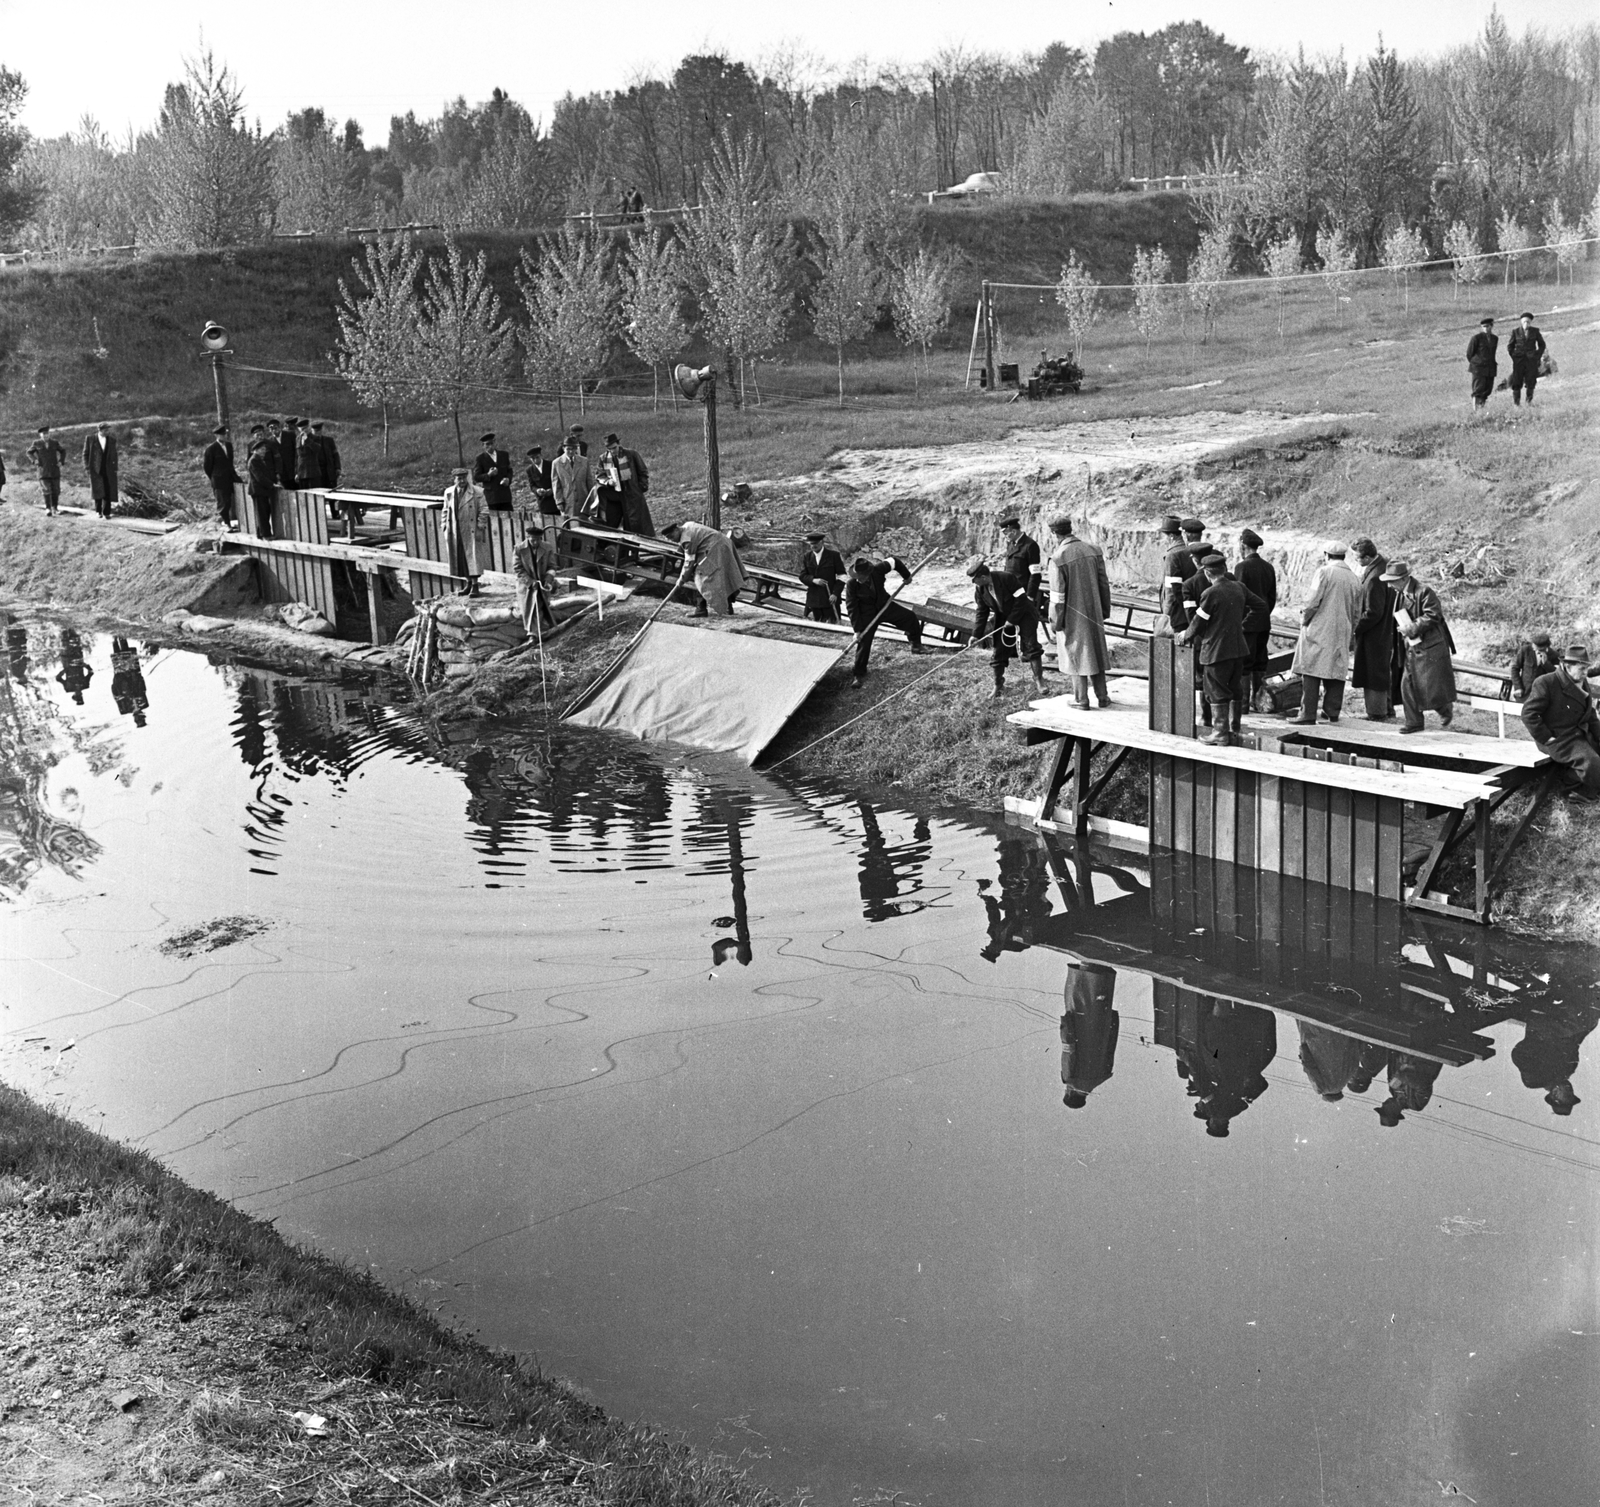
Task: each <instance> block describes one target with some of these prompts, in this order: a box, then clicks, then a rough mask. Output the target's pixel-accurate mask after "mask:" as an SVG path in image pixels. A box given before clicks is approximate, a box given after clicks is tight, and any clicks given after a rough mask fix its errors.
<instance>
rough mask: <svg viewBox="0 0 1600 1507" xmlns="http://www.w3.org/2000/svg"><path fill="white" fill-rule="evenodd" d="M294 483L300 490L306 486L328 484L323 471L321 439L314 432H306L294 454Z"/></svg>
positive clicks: (323, 485)
mask: <svg viewBox="0 0 1600 1507" xmlns="http://www.w3.org/2000/svg"><path fill="white" fill-rule="evenodd" d="M294 484H295V486H296V487H299V488H301V489H302V490H304V489H305V488H307V487H325V486H327V484H328V478H327V476H326V475H325V474H324V472H323V456H322V441H321V440H320V439H318V438H317V437H316V435H314V434H308V435H307V436H306V437H305V438H304V439H303V440H301V441H300V446H299V449H298V450H297V452H296V454H295V462H294Z"/></svg>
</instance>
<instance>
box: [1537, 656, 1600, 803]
mask: <svg viewBox="0 0 1600 1507" xmlns="http://www.w3.org/2000/svg"><path fill="white" fill-rule="evenodd" d="M1588 678H1589V651H1588V649H1587V648H1586V647H1585V646H1584V645H1582V644H1573V645H1572V647H1571V648H1569V649H1568V650H1567V651H1566V653H1565V654H1563V655H1562V656H1561V668H1560V669H1559V670H1552V671H1551V672H1550V673H1549V674H1548V675H1541V676H1540V677H1539V678H1538V679H1537V680H1536V681H1534V683H1533V689H1532V690H1531V691H1529V692H1528V697H1527V700H1525V701H1524V702H1523V703H1522V722H1523V726H1525V727H1526V728H1527V729H1528V731H1529V733H1531V734H1532V735H1533V741H1534V742H1535V743H1537V744H1538V745H1539V751H1540V752H1541V753H1545V754H1549V756H1550V757H1551V758H1552V759H1553V760H1554V761H1555V762H1556V763H1557V764H1559V765H1561V766H1562V768H1561V779H1562V783H1563V784H1565V785H1566V787H1567V790H1568V792H1569V799H1574V800H1581V801H1586V802H1587V801H1595V800H1600V717H1596V716H1595V710H1594V702H1593V701H1591V700H1590V699H1589V685H1588Z"/></svg>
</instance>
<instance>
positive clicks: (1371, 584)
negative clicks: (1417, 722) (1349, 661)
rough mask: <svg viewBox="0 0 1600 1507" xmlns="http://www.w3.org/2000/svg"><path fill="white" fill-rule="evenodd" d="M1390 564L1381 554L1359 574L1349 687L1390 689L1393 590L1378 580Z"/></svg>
mask: <svg viewBox="0 0 1600 1507" xmlns="http://www.w3.org/2000/svg"><path fill="white" fill-rule="evenodd" d="M1388 568H1389V562H1388V561H1387V560H1385V559H1384V558H1383V556H1382V555H1379V556H1377V557H1376V558H1375V559H1374V560H1373V562H1372V563H1371V564H1370V565H1368V566H1367V567H1366V569H1365V570H1363V571H1362V572H1361V580H1360V582H1359V583H1358V584H1359V586H1360V588H1361V596H1360V599H1359V601H1358V603H1357V608H1358V610H1357V613H1356V652H1355V668H1354V669H1353V670H1352V671H1351V674H1350V684H1351V685H1353V686H1355V687H1357V688H1358V689H1360V688H1362V687H1367V688H1370V689H1372V690H1374V691H1380V690H1381V691H1388V690H1392V689H1393V682H1392V681H1391V680H1390V678H1389V675H1390V667H1391V666H1392V664H1393V662H1394V631H1395V630H1394V588H1393V587H1392V586H1390V585H1389V583H1388V582H1387V581H1383V580H1380V579H1379V577H1380V576H1382V574H1383V573H1384V571H1386V570H1387V569H1388Z"/></svg>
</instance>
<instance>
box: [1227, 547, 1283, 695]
mask: <svg viewBox="0 0 1600 1507" xmlns="http://www.w3.org/2000/svg"><path fill="white" fill-rule="evenodd" d="M1261 542H1262V541H1261V535H1260V534H1258V533H1257V532H1256V531H1255V530H1254V529H1253V528H1247V529H1242V530H1240V533H1239V563H1238V564H1237V565H1235V566H1234V567H1233V578H1234V580H1236V581H1237V582H1238V583H1239V584H1240V585H1241V586H1243V587H1244V588H1245V590H1246V591H1253V592H1254V593H1255V594H1256V595H1257V596H1258V597H1260V598H1261V600H1262V601H1263V602H1265V603H1266V608H1265V610H1261V609H1258V608H1255V607H1252V608H1251V609H1250V610H1249V611H1248V612H1246V613H1245V615H1244V641H1245V646H1246V649H1247V650H1248V653H1249V658H1248V662H1247V663H1246V664H1245V667H1244V701H1245V705H1246V706H1247V707H1251V706H1254V705H1255V704H1256V694H1257V692H1259V691H1260V689H1261V687H1262V684H1263V683H1264V682H1265V680H1266V678H1267V659H1268V657H1269V646H1270V644H1271V642H1272V609H1273V608H1274V607H1276V606H1277V605H1278V572H1277V571H1275V570H1274V569H1273V568H1272V564H1271V562H1270V561H1267V560H1263V559H1262V558H1261Z"/></svg>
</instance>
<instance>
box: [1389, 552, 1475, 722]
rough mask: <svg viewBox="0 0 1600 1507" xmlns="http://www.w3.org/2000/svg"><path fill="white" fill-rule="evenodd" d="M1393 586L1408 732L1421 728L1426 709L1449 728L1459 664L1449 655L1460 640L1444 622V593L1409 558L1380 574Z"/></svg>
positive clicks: (1454, 702)
mask: <svg viewBox="0 0 1600 1507" xmlns="http://www.w3.org/2000/svg"><path fill="white" fill-rule="evenodd" d="M1380 579H1381V580H1382V581H1384V582H1385V583H1387V584H1388V585H1391V586H1393V587H1394V594H1395V607H1394V620H1395V625H1396V626H1397V627H1398V628H1399V630H1400V632H1399V635H1398V636H1397V638H1396V644H1397V646H1398V647H1400V648H1401V649H1402V650H1403V652H1404V655H1405V668H1404V670H1403V671H1402V672H1401V675H1400V704H1401V705H1402V706H1403V707H1405V711H1406V717H1405V722H1404V723H1403V724H1402V725H1401V728H1400V731H1401V732H1403V733H1420V732H1421V731H1422V727H1423V722H1424V717H1423V713H1424V712H1430V711H1433V712H1437V713H1438V714H1439V721H1440V722H1441V723H1443V724H1444V726H1446V727H1449V726H1450V723H1451V721H1452V719H1453V718H1454V716H1455V708H1456V666H1455V661H1454V660H1453V659H1452V658H1451V657H1450V656H1451V655H1452V654H1454V653H1455V652H1456V641H1455V639H1454V638H1453V637H1452V636H1451V634H1450V625H1449V624H1448V623H1447V622H1445V620H1444V608H1443V606H1442V605H1441V604H1440V602H1439V593H1438V592H1437V591H1435V590H1434V589H1433V587H1431V586H1428V585H1425V584H1424V583H1423V582H1421V581H1419V580H1418V579H1417V578H1416V577H1415V576H1414V575H1412V573H1411V567H1410V566H1409V565H1407V564H1406V562H1405V561H1404V560H1395V561H1393V562H1391V564H1390V566H1389V568H1388V569H1387V570H1386V571H1384V573H1383V575H1382V576H1381V577H1380Z"/></svg>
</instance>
